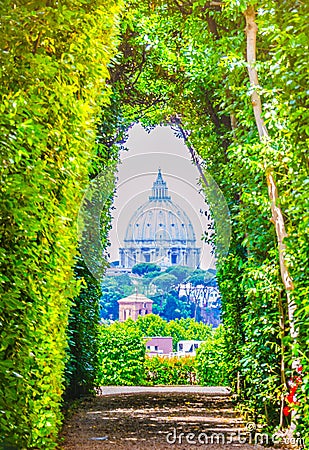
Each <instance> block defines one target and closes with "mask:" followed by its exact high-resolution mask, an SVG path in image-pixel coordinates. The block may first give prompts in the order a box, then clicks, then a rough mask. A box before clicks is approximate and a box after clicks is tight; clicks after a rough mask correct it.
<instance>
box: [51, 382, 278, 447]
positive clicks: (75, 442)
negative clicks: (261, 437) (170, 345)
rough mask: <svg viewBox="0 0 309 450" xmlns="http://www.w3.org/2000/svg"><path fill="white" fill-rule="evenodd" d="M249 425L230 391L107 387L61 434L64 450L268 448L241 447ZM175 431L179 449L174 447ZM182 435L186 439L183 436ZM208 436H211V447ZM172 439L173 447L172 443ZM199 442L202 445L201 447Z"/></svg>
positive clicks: (194, 388)
mask: <svg viewBox="0 0 309 450" xmlns="http://www.w3.org/2000/svg"><path fill="white" fill-rule="evenodd" d="M246 425H247V424H245V423H244V422H243V420H242V419H241V418H240V416H239V414H238V413H237V412H236V411H235V409H234V407H233V401H232V398H231V396H230V395H229V393H228V390H227V389H225V388H202V387H193V386H183V387H179V386H178V387H175V388H173V387H163V388H160V387H154V388H140V387H136V388H134V387H133V388H132V387H129V388H125V387H122V388H107V387H104V388H102V390H101V392H100V395H98V396H97V397H96V398H94V399H88V400H84V401H83V402H81V404H80V406H79V408H78V409H77V410H76V411H75V412H74V413H73V414H72V415H71V417H70V418H68V419H67V421H66V423H65V426H64V430H63V433H62V438H63V439H64V440H63V444H62V446H61V447H60V448H62V449H64V450H73V449H76V450H77V449H83V450H90V449H91V450H96V449H103V450H105V449H106V450H107V449H108V450H109V449H111V450H114V449H115V450H116V449H119V450H121V449H136V450H150V449H151V450H153V449H155V450H157V449H159V450H161V449H173V448H176V449H193V448H196V447H197V448H210V449H213V450H214V449H219V448H225V449H227V450H229V449H234V450H235V449H237V448H240V449H245V450H247V449H253V448H254V449H261V448H263V447H262V446H260V445H256V446H254V447H253V446H252V445H249V444H244V443H243V442H240V441H239V438H238V433H241V435H240V437H241V439H243V438H244V436H245V434H244V433H246V432H247V430H246ZM249 428H250V425H249ZM175 429H176V430H177V431H176V436H177V438H176V439H177V443H173V441H175V431H174V430H175ZM180 433H185V435H184V436H181V435H180ZM188 433H194V436H193V435H191V436H189V435H188ZM205 433H206V434H207V436H209V437H208V443H206V442H207V438H206V435H205ZM219 433H222V434H219ZM232 433H235V434H236V436H235V435H234V438H233V443H230V441H231V437H232ZM211 434H213V443H212V440H211V438H210V436H211ZM247 435H248V436H249V434H247ZM252 436H253V434H252ZM167 438H169V441H170V443H168V442H167ZM187 439H188V440H189V443H188V442H187ZM198 439H200V441H201V442H202V443H199V442H198ZM217 439H219V444H218V443H217ZM179 440H181V443H179ZM193 441H195V442H196V443H193ZM190 442H192V443H190ZM272 448H275V447H272ZM276 448H283V447H278V446H277V447H276Z"/></svg>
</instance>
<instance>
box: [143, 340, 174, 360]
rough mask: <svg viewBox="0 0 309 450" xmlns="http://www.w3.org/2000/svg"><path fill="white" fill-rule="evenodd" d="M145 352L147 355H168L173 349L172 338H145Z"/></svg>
mask: <svg viewBox="0 0 309 450" xmlns="http://www.w3.org/2000/svg"><path fill="white" fill-rule="evenodd" d="M145 341H146V354H147V355H148V356H160V355H169V354H170V353H171V352H172V351H173V338H172V337H171V336H168V337H166V336H164V337H161V336H156V337H148V338H145Z"/></svg>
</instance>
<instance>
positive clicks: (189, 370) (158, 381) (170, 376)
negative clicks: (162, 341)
mask: <svg viewBox="0 0 309 450" xmlns="http://www.w3.org/2000/svg"><path fill="white" fill-rule="evenodd" d="M145 372H146V377H147V383H148V384H150V385H151V386H155V385H162V384H163V385H166V384H167V385H184V384H194V383H196V382H197V371H196V367H195V357H193V356H184V357H181V358H178V357H172V358H165V357H161V356H153V357H146V360H145Z"/></svg>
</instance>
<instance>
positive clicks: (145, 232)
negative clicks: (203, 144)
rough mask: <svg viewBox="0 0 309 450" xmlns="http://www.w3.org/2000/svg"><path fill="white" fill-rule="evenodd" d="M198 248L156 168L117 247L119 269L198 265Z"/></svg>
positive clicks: (190, 227) (191, 230)
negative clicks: (147, 194) (145, 196)
mask: <svg viewBox="0 0 309 450" xmlns="http://www.w3.org/2000/svg"><path fill="white" fill-rule="evenodd" d="M200 253H201V249H200V248H199V247H197V246H196V237H195V233H194V230H193V226H192V223H191V221H190V219H189V217H188V216H187V214H186V213H185V212H184V211H183V209H182V208H181V207H180V206H178V205H176V204H175V203H174V202H173V201H172V200H171V197H170V195H169V192H168V188H167V185H166V182H165V181H164V180H163V177H162V173H161V170H160V169H159V171H158V175H157V179H156V181H155V182H154V183H153V187H152V193H151V195H150V197H149V200H148V201H147V202H146V203H144V204H143V205H142V206H140V207H139V208H138V209H137V210H136V212H135V213H134V214H133V216H132V217H131V219H130V221H129V224H128V227H127V231H126V235H125V238H124V245H123V247H122V248H120V249H119V258H120V264H119V267H118V269H121V268H132V267H133V266H134V265H135V264H137V263H147V262H149V263H155V264H158V265H159V266H161V267H163V268H166V267H169V266H172V265H180V266H188V267H193V268H196V267H199V265H200Z"/></svg>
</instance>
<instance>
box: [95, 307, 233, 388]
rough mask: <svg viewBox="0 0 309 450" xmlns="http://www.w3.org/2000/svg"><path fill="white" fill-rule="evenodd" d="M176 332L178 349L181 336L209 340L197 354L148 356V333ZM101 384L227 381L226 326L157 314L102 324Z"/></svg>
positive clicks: (220, 382) (161, 334)
mask: <svg viewBox="0 0 309 450" xmlns="http://www.w3.org/2000/svg"><path fill="white" fill-rule="evenodd" d="M151 336H172V337H173V347H174V350H176V348H177V342H178V341H180V340H192V339H194V340H201V341H205V343H204V344H202V346H201V349H199V350H198V353H197V357H196V358H195V357H192V356H185V357H181V358H179V357H172V358H166V357H160V356H153V357H147V356H145V352H146V342H147V339H145V338H147V337H151ZM98 340H99V342H98V344H99V370H98V378H97V385H98V386H101V385H143V384H147V385H159V384H168V385H171V384H174V385H177V384H194V383H201V384H204V385H207V386H211V385H214V384H220V385H222V384H225V382H226V376H225V374H226V369H225V360H224V356H223V355H224V351H223V350H222V348H223V344H222V327H219V328H217V329H216V330H212V329H211V328H210V327H209V326H207V325H204V324H202V323H197V322H195V321H194V320H193V319H181V320H175V321H170V322H167V321H165V320H163V319H162V318H161V317H159V316H156V315H154V314H149V315H146V316H140V317H139V318H138V320H137V321H136V322H133V321H132V320H131V319H128V320H127V321H126V322H123V323H120V322H114V323H112V324H110V325H108V324H105V325H101V326H100V331H99V339H98Z"/></svg>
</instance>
